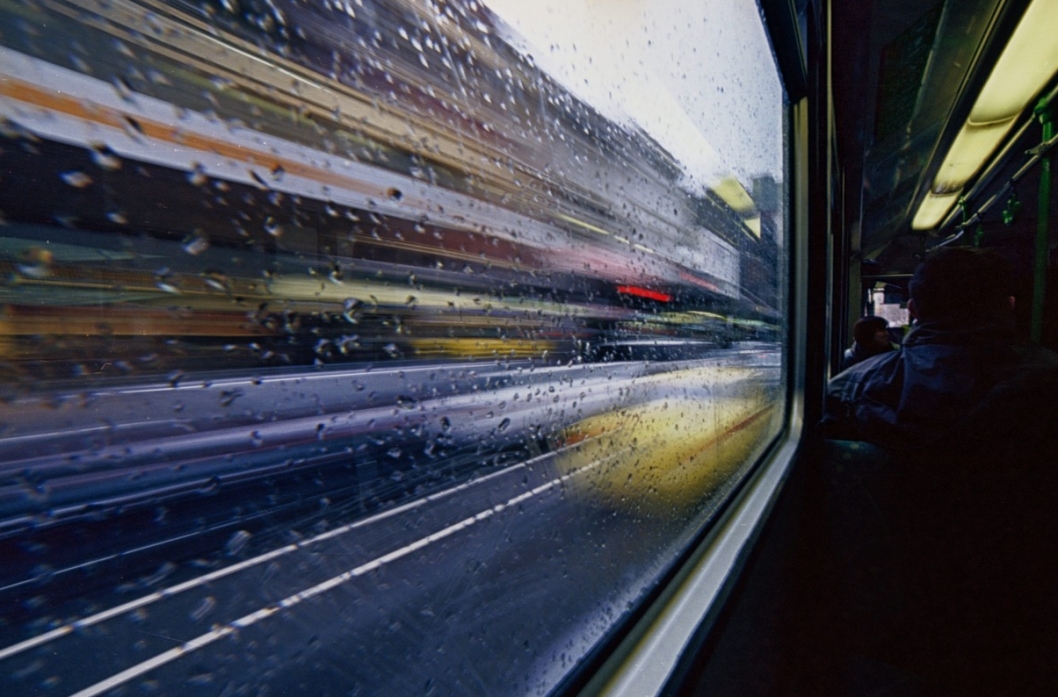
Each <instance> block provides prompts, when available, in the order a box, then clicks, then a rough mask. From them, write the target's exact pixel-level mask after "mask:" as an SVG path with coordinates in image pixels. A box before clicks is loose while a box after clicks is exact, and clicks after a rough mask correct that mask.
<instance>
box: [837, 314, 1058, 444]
mask: <svg viewBox="0 0 1058 697" xmlns="http://www.w3.org/2000/svg"><path fill="white" fill-rule="evenodd" d="M1056 387H1058V355H1056V354H1055V353H1053V352H1051V351H1048V350H1046V349H1042V348H1039V347H1036V346H1031V345H1019V344H1017V343H1016V342H1015V341H1014V324H1013V317H995V318H983V319H980V320H977V321H974V322H959V323H957V324H956V325H954V326H953V324H947V325H946V324H945V323H943V322H934V323H924V324H918V325H916V326H915V327H914V328H913V329H912V330H911V332H910V333H909V334H908V335H907V336H906V337H905V339H904V342H903V345H902V346H901V347H900V350H898V351H893V352H890V353H885V354H882V355H879V356H874V357H872V358H868V359H867V360H865V361H863V362H861V363H858V364H856V365H854V366H852V367H851V368H850V369H848V370H846V371H844V372H842V373H840V374H838V375H837V376H835V377H834V378H833V379H832V380H831V381H830V384H829V385H828V387H827V397H826V408H825V416H824V420H823V429H824V435H826V436H828V437H831V438H841V439H847V440H862V441H868V442H871V443H874V444H876V445H881V446H883V447H886V448H892V449H897V450H916V449H923V448H925V449H936V448H944V449H945V450H946V451H949V452H967V451H969V452H974V451H975V449H976V448H979V447H983V446H987V447H988V448H989V449H990V450H994V449H995V448H996V447H1000V446H1003V447H1005V446H1007V445H1012V444H1011V443H1010V442H1009V439H1010V438H1019V439H1021V441H1019V443H1020V444H1021V445H1024V446H1029V445H1031V444H1032V443H1034V442H1035V440H1036V439H1037V438H1038V437H1039V436H1040V435H1041V434H1039V433H1037V431H1039V430H1041V429H1046V430H1050V429H1052V428H1053V427H1054V426H1055V425H1056V424H1058V419H1056V418H1055V417H1056V415H1058V392H1056V391H1055V390H1056Z"/></svg>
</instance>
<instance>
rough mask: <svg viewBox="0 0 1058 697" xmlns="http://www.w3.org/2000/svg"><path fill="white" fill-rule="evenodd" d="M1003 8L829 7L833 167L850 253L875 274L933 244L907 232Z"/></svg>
mask: <svg viewBox="0 0 1058 697" xmlns="http://www.w3.org/2000/svg"><path fill="white" fill-rule="evenodd" d="M1002 4H1003V0H940V1H935V2H930V1H928V0H927V1H925V2H923V0H873V1H870V0H868V1H865V2H853V3H842V2H836V3H834V4H833V13H834V14H833V23H832V32H833V47H834V48H833V51H834V53H833V56H832V60H833V86H834V105H835V107H834V108H835V111H836V121H837V123H838V124H839V130H838V133H837V139H838V147H839V152H840V155H839V157H840V158H841V165H842V169H843V175H844V180H845V182H846V187H847V190H848V192H849V193H850V194H853V195H852V196H851V197H850V198H851V200H849V201H848V203H847V206H848V208H847V210H846V213H847V219H848V220H852V221H858V225H853V226H852V227H853V229H854V230H856V231H857V232H858V235H856V236H854V237H853V239H852V240H851V244H852V247H853V248H854V249H857V248H858V249H859V250H860V254H861V257H862V258H863V259H865V260H873V261H875V262H876V265H877V266H878V267H879V268H880V270H881V271H882V272H889V273H904V272H907V271H909V270H910V269H911V268H913V266H914V264H915V263H916V261H917V255H918V254H919V253H920V252H921V250H922V249H924V248H925V247H926V246H928V245H929V243H930V240H928V239H926V237H927V236H926V235H925V234H924V233H918V232H912V230H911V227H910V220H911V217H912V216H913V214H914V204H915V203H916V194H918V193H919V192H920V191H921V190H922V187H923V186H924V176H925V175H927V174H929V173H930V172H929V171H928V168H929V166H930V163H931V157H932V156H933V154H934V151H935V150H936V149H937V148H938V141H941V140H942V138H943V136H944V134H945V132H946V131H945V129H946V127H947V124H948V121H949V116H950V115H951V114H952V112H953V111H954V110H956V108H957V106H958V105H957V99H958V98H959V96H960V94H962V92H963V87H964V85H965V84H966V83H967V81H968V80H969V79H970V77H971V74H970V71H971V69H972V68H973V66H974V63H975V61H976V60H977V57H978V55H979V53H980V48H981V46H982V44H983V41H984V40H985V38H986V37H987V35H988V32H989V29H990V27H992V26H993V24H994V21H995V18H996V16H997V11H998V10H999V9H1000V7H1001V5H1002ZM857 182H859V186H858V187H857V185H856V183H857ZM855 194H859V196H858V197H857V196H856V195H855Z"/></svg>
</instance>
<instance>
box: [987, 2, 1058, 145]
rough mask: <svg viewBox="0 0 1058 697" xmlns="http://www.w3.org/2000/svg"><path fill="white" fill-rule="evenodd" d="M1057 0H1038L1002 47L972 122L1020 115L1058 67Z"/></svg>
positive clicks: (1003, 119) (1005, 118)
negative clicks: (1001, 53)
mask: <svg viewBox="0 0 1058 697" xmlns="http://www.w3.org/2000/svg"><path fill="white" fill-rule="evenodd" d="M1056 37H1058V0H1035V1H1034V2H1033V3H1032V4H1031V5H1029V7H1028V9H1027V10H1025V14H1024V16H1022V18H1021V21H1020V22H1019V23H1018V26H1017V28H1016V29H1015V30H1014V34H1013V36H1011V37H1010V41H1009V42H1008V43H1007V47H1006V48H1005V49H1003V55H1001V56H1000V57H999V60H998V61H997V62H996V65H995V67H994V68H992V74H991V75H989V76H988V82H986V83H985V86H984V89H982V90H981V94H980V95H979V96H978V97H977V101H976V102H975V103H974V108H973V111H971V112H970V118H969V122H970V123H972V124H975V125H981V124H988V123H996V122H999V121H1005V120H1007V119H1013V118H1015V117H1017V116H1018V115H1019V114H1020V113H1021V112H1022V111H1024V110H1025V107H1026V106H1027V105H1028V103H1029V101H1030V100H1031V99H1032V98H1033V97H1035V96H1036V93H1038V92H1039V91H1040V90H1041V89H1043V87H1044V86H1045V85H1046V84H1047V82H1048V81H1049V80H1050V79H1051V77H1052V76H1053V75H1054V73H1055V70H1056V69H1058V39H1056Z"/></svg>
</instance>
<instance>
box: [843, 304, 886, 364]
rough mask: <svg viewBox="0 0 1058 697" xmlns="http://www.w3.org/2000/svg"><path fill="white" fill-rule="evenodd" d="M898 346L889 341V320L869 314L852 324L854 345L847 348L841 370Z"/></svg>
mask: <svg viewBox="0 0 1058 697" xmlns="http://www.w3.org/2000/svg"><path fill="white" fill-rule="evenodd" d="M896 348H897V347H896V346H894V345H893V343H892V342H891V341H889V322H887V321H886V319H885V318H884V317H876V316H875V315H867V316H866V317H860V318H859V319H858V320H856V323H855V324H854V325H852V346H850V347H849V348H847V349H845V355H844V356H842V359H841V367H840V368H839V370H848V369H849V368H851V367H852V366H854V365H856V364H857V363H861V362H863V361H865V360H867V359H868V358H870V357H872V356H877V355H879V354H882V353H887V352H889V351H892V350H894V349H896Z"/></svg>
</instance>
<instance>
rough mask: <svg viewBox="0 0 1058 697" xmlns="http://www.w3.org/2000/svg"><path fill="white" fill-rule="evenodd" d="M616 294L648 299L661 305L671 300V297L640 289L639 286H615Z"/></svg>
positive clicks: (647, 289)
mask: <svg viewBox="0 0 1058 697" xmlns="http://www.w3.org/2000/svg"><path fill="white" fill-rule="evenodd" d="M617 292H618V293H621V294H623V295H634V296H636V297H639V298H648V299H650V300H657V301H659V302H663V303H667V302H670V301H671V300H672V296H671V295H669V294H668V293H661V292H659V291H656V290H650V289H649V288H640V287H639V286H617Z"/></svg>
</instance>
